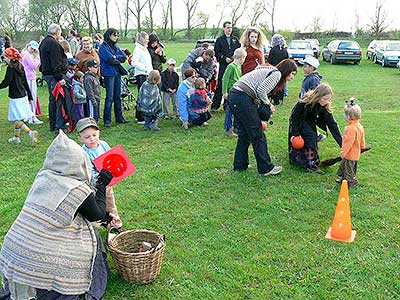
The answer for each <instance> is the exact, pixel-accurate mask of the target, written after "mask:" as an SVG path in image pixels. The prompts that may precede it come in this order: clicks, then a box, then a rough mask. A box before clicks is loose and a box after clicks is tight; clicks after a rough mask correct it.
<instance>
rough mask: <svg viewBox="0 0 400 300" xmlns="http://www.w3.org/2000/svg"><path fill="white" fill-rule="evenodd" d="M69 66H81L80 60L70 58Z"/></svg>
mask: <svg viewBox="0 0 400 300" xmlns="http://www.w3.org/2000/svg"><path fill="white" fill-rule="evenodd" d="M68 64H69V65H77V64H79V60H78V59H75V58H72V57H70V58H68Z"/></svg>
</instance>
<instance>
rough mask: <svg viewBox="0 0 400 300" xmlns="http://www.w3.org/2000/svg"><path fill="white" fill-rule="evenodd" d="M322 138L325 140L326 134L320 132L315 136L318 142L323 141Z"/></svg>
mask: <svg viewBox="0 0 400 300" xmlns="http://www.w3.org/2000/svg"><path fill="white" fill-rule="evenodd" d="M324 140H326V135H325V134H322V133H320V134H319V135H318V136H317V142H318V144H319V143H321V142H322V141H324Z"/></svg>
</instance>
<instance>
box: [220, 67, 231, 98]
mask: <svg viewBox="0 0 400 300" xmlns="http://www.w3.org/2000/svg"><path fill="white" fill-rule="evenodd" d="M232 77H233V68H232V67H231V65H228V67H227V68H226V70H225V73H224V76H223V77H222V94H226V93H228V92H229V90H228V87H229V81H230V79H231V78H232Z"/></svg>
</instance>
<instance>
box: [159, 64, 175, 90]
mask: <svg viewBox="0 0 400 300" xmlns="http://www.w3.org/2000/svg"><path fill="white" fill-rule="evenodd" d="M178 86H179V76H178V73H176V72H175V71H174V72H170V71H169V70H168V69H166V70H165V71H164V72H162V73H161V90H162V91H163V92H166V91H167V89H175V90H178Z"/></svg>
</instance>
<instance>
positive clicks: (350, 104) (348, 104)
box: [344, 99, 356, 106]
mask: <svg viewBox="0 0 400 300" xmlns="http://www.w3.org/2000/svg"><path fill="white" fill-rule="evenodd" d="M344 102H345V103H346V105H347V106H353V105H355V104H356V102H355V101H354V99H350V100H346V101H344Z"/></svg>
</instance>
